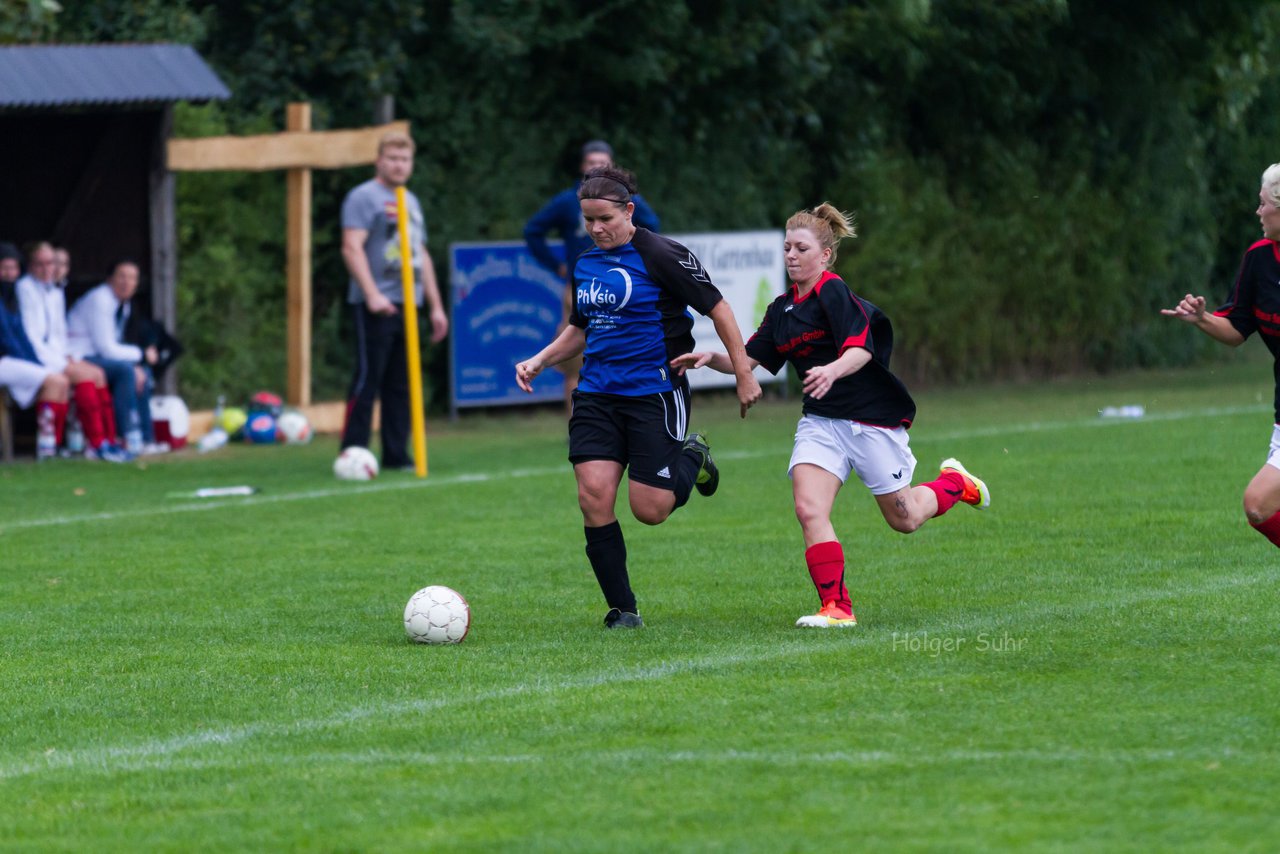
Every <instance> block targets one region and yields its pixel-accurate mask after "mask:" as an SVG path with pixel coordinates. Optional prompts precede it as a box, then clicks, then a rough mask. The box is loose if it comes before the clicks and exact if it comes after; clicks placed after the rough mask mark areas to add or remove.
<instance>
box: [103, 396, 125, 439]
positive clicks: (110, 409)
mask: <svg viewBox="0 0 1280 854" xmlns="http://www.w3.org/2000/svg"><path fill="white" fill-rule="evenodd" d="M98 404H99V406H98V411H99V412H101V413H102V415H101V418H102V431H103V432H104V433H105V434H106V436H107V441H108V442H118V441H120V436H119V434H118V433H117V432H116V408H115V405H114V404H113V403H112V401H111V389H109V388H107V387H106V386H99V387H98Z"/></svg>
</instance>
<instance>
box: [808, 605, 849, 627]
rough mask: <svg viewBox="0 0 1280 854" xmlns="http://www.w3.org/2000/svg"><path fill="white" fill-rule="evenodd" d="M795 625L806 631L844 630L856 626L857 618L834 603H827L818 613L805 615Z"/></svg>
mask: <svg viewBox="0 0 1280 854" xmlns="http://www.w3.org/2000/svg"><path fill="white" fill-rule="evenodd" d="M796 625H797V626H799V627H801V628H808V629H830V628H841V629H845V628H851V627H853V626H856V625H858V618H857V616H856V615H855V614H854V613H853V612H852V611H844V610H842V609H841V608H840V606H838V605H836V603H835V602H828V603H827V604H825V605H823V606H822V608H821V610H819V611H818V613H816V614H805V615H804V616H803V617H801V618H800V619H798V620H796Z"/></svg>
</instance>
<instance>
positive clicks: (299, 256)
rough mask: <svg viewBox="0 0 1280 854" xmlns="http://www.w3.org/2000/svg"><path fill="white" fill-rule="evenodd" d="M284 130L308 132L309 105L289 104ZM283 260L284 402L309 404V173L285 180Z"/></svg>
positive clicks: (300, 172)
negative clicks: (285, 306)
mask: <svg viewBox="0 0 1280 854" xmlns="http://www.w3.org/2000/svg"><path fill="white" fill-rule="evenodd" d="M285 129H286V130H289V131H309V130H311V105H310V104H308V103H293V104H289V106H288V108H287V112H286V120H285ZM286 198H287V202H286V206H287V209H288V218H287V219H288V222H287V224H286V231H287V238H286V243H285V246H286V249H285V254H286V256H287V257H286V261H285V278H286V280H287V285H288V296H287V304H288V335H287V342H288V343H287V347H288V351H289V353H288V366H289V377H288V387H287V389H286V399H287V400H288V402H289V403H290V404H292V405H294V406H307V405H308V404H310V403H311V170H310V169H290V170H289V171H288V173H287V180H286Z"/></svg>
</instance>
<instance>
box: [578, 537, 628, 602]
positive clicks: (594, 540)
mask: <svg viewBox="0 0 1280 854" xmlns="http://www.w3.org/2000/svg"><path fill="white" fill-rule="evenodd" d="M582 530H583V532H584V533H585V534H586V535H587V560H589V561H591V569H592V570H594V571H595V574H596V581H597V582H599V584H600V591H601V592H602V593H604V600H605V601H606V602H608V603H609V607H610V608H617V609H618V610H619V611H630V612H631V613H633V614H634V613H636V597H635V594H633V593H632V592H631V579H630V578H628V577H627V544H626V542H624V541H623V539H622V526H621V525H619V524H618V520H617V519H615V520H613V521H612V522H610V523H609V524H608V525H602V526H601V527H599V528H586V527H584V528H583V529H582Z"/></svg>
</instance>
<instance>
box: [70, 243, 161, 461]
mask: <svg viewBox="0 0 1280 854" xmlns="http://www.w3.org/2000/svg"><path fill="white" fill-rule="evenodd" d="M138 278H139V271H138V265H137V264H136V263H134V262H133V261H129V260H122V261H119V262H117V263H116V265H115V266H114V267H112V268H111V275H110V276H109V277H108V278H107V280H106V281H105V282H103V283H102V284H100V285H98V286H97V287H95V288H93V289H92V290H90V291H89V292H88V293H86V294H85V295H84V296H82V297H80V299H78V300H76V304H75V305H73V306H72V307H71V310H70V311H69V312H67V348H68V350H69V352H70V354H71V358H73V359H84V360H86V361H88V362H92V363H93V364H95V365H97V366H98V367H100V368H102V370H103V371H105V372H106V375H107V382H108V384H109V385H110V386H111V397H112V400H113V401H114V402H115V420H116V424H117V425H119V426H121V427H122V428H123V429H124V435H125V447H126V448H127V449H128V450H129V451H130V452H131V453H135V454H142V453H148V454H154V453H160V452H162V451H166V450H168V448H167V447H164V448H162V447H161V446H159V445H157V444H156V442H155V432H154V430H153V429H152V425H151V390H152V388H153V387H154V385H155V382H154V380H153V378H152V375H151V366H152V365H154V364H156V362H157V361H159V358H160V354H159V352H158V351H157V350H156V348H155V347H146V348H141V347H137V346H135V345H133V344H126V343H125V341H124V331H125V326H126V324H128V322H129V316H130V314H131V313H132V310H133V307H132V305H131V303H130V300H131V299H132V298H133V295H134V294H135V293H136V292H137V290H138Z"/></svg>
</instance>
